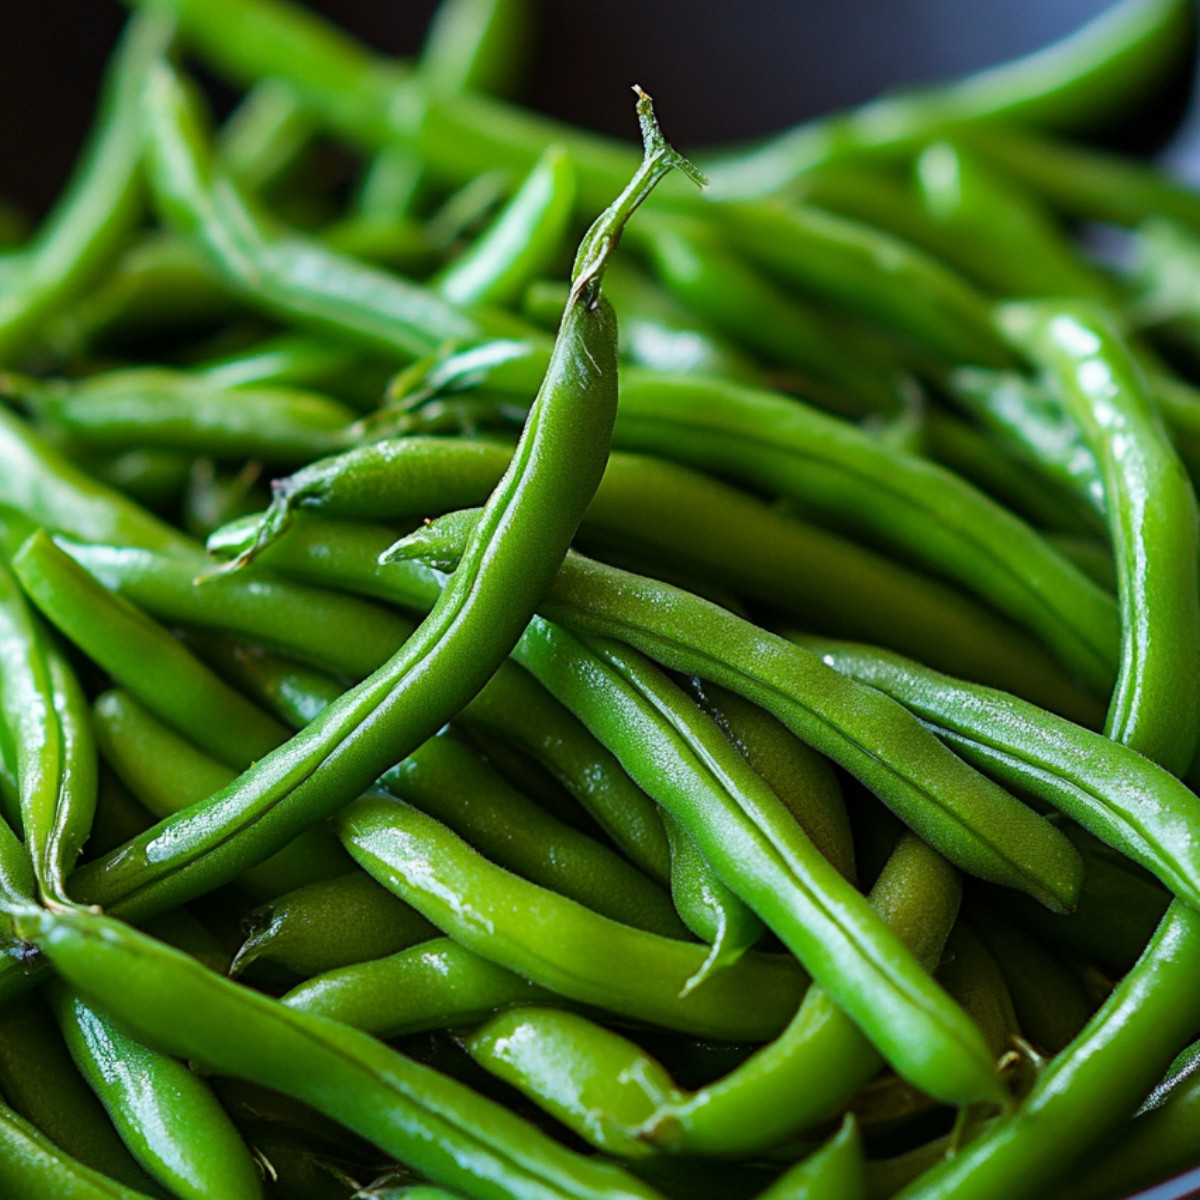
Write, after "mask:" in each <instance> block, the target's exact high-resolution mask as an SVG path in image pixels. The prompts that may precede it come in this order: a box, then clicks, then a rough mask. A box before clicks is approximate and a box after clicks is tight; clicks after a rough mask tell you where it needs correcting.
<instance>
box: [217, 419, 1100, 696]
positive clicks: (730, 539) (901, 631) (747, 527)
mask: <svg viewBox="0 0 1200 1200" xmlns="http://www.w3.org/2000/svg"><path fill="white" fill-rule="evenodd" d="M506 453H507V452H506V451H505V450H503V449H502V448H501V447H500V446H499V445H495V444H493V443H489V442H477V441H471V442H462V443H459V442H456V441H452V440H450V439H444V438H442V439H435V438H421V437H414V438H404V439H398V440H395V441H391V440H389V441H383V442H378V443H375V444H374V445H371V446H363V447H359V448H356V449H355V450H352V451H348V452H346V453H344V454H341V455H338V456H336V457H335V458H332V459H328V460H326V461H324V462H318V463H313V464H310V465H309V466H308V467H305V468H303V469H302V470H300V471H297V472H296V473H295V474H294V475H292V476H290V477H289V478H288V479H285V480H283V481H281V482H279V483H278V484H277V485H276V492H275V497H274V500H273V503H272V506H271V508H270V509H269V510H268V513H267V516H266V518H265V520H264V521H263V522H262V523H261V524H259V525H257V526H256V527H254V528H253V531H252V530H251V526H250V522H247V523H246V524H245V526H236V527H231V528H230V529H228V530H223V531H220V532H219V533H218V534H217V535H215V536H214V537H213V538H211V539H210V542H209V548H210V550H211V551H212V552H214V553H216V554H218V555H220V556H221V557H230V556H233V555H242V556H245V555H247V554H254V553H260V552H263V547H264V546H266V544H267V543H268V542H270V540H271V539H272V538H273V537H275V536H277V534H278V531H279V530H280V529H283V528H293V529H295V519H294V517H295V515H299V514H297V513H296V510H297V509H301V510H303V509H305V508H309V507H311V508H314V509H316V510H317V511H320V512H328V513H330V514H331V515H336V516H344V517H350V518H355V519H366V520H392V519H399V518H402V517H411V516H414V515H421V516H424V515H428V514H431V513H434V512H436V511H439V510H442V509H444V508H446V507H450V506H452V505H454V504H464V503H465V504H471V503H477V502H479V501H481V500H482V499H483V498H484V496H485V494H486V493H485V491H484V489H485V488H487V487H488V486H489V481H490V480H492V479H493V478H498V477H499V472H500V471H501V470H502V465H501V464H502V463H503V462H505V461H506V458H505V455H506ZM471 496H473V497H475V499H470V498H469V497H471ZM579 540H580V542H581V543H582V544H583V545H585V546H587V547H589V548H591V549H592V550H593V551H594V552H599V553H600V554H601V555H602V556H603V555H604V554H606V553H611V552H612V551H613V550H614V548H617V547H623V548H627V549H628V550H630V551H633V552H635V553H636V554H637V555H638V556H639V557H642V558H645V559H646V561H647V562H648V563H650V564H651V565H652V569H661V566H662V564H664V563H669V564H672V565H674V564H676V563H677V564H678V565H679V566H680V567H681V568H684V569H686V570H687V571H688V572H689V573H691V572H695V573H696V574H698V575H701V576H704V577H711V578H713V579H714V580H716V581H718V582H720V583H721V584H723V585H725V586H728V587H730V588H733V589H735V590H736V591H737V592H738V594H742V595H746V596H748V597H750V598H753V599H756V600H760V601H763V602H765V603H768V604H770V605H772V606H773V607H778V608H780V609H782V610H783V611H785V612H790V613H794V614H795V615H796V616H798V617H800V618H802V619H803V620H804V621H805V622H806V623H808V624H810V625H812V626H815V627H818V628H821V629H829V630H831V631H832V630H844V631H850V630H854V629H859V630H862V633H861V634H859V635H858V636H860V637H862V638H864V640H872V641H878V642H879V643H880V644H883V645H890V646H892V647H893V648H895V649H903V650H904V651H905V652H907V653H910V654H912V655H914V656H915V657H919V658H921V659H923V660H924V661H927V662H930V663H931V664H933V665H935V666H941V667H942V668H943V669H949V670H960V671H962V672H963V673H965V674H969V675H972V676H975V677H977V678H980V679H981V680H984V681H987V682H990V683H993V684H994V685H995V686H998V687H1004V688H1006V689H1008V690H1015V691H1017V692H1019V693H1022V694H1026V695H1029V696H1031V698H1037V699H1038V700H1039V702H1040V703H1044V704H1047V705H1048V706H1050V707H1052V708H1055V709H1056V710H1059V711H1063V712H1066V713H1068V714H1070V715H1072V716H1074V717H1075V718H1076V719H1087V718H1088V717H1089V716H1090V715H1091V713H1092V709H1093V705H1092V704H1091V703H1090V702H1088V701H1086V700H1084V699H1083V698H1081V697H1080V696H1079V695H1078V694H1077V693H1076V694H1074V695H1072V689H1071V688H1069V687H1068V686H1066V685H1065V681H1064V680H1062V678H1061V675H1059V674H1058V672H1057V670H1056V668H1054V667H1053V666H1052V665H1051V664H1050V663H1049V661H1048V656H1047V655H1046V654H1045V652H1044V651H1042V650H1040V649H1039V648H1036V647H1035V646H1034V645H1033V643H1032V642H1030V641H1028V640H1026V639H1025V638H1024V637H1023V635H1022V634H1021V633H1019V632H1018V631H1017V630H1016V629H1015V628H1014V627H1012V626H1011V625H1008V624H1007V623H1006V622H1001V621H999V620H998V619H997V618H996V617H995V616H994V615H993V614H992V613H990V612H989V611H987V610H986V609H984V608H983V607H982V606H979V605H976V604H974V603H973V602H972V601H970V600H969V599H967V598H966V597H965V596H963V595H962V594H961V593H958V592H953V591H951V590H950V589H948V588H946V587H944V586H943V585H941V584H939V583H937V582H935V581H934V580H931V579H928V578H925V577H923V576H920V575H918V574H917V573H916V572H913V571H910V570H908V569H906V568H904V567H902V566H901V565H900V564H898V563H893V562H891V561H889V560H888V559H885V558H884V557H883V556H882V555H877V554H874V553H872V552H871V551H870V550H868V549H866V548H864V547H861V546H857V545H855V544H854V543H852V542H850V541H849V540H847V539H843V538H839V537H837V536H836V535H834V534H830V533H827V532H826V531H824V530H822V529H820V528H819V527H817V526H814V525H809V524H806V523H804V522H801V521H799V520H796V519H789V518H788V517H786V516H784V515H782V514H780V513H778V512H776V511H774V510H773V509H771V508H770V507H769V506H767V505H766V504H763V503H761V502H758V501H756V500H754V499H753V498H751V497H750V496H748V495H746V494H745V493H743V492H740V491H737V490H735V489H733V488H730V487H728V486H725V485H723V484H721V483H719V482H718V481H716V480H714V479H709V478H707V477H705V476H703V475H701V474H700V473H698V472H696V471H692V470H689V469H687V468H686V467H682V466H678V465H676V464H673V463H669V462H664V461H662V460H659V459H655V458H650V457H648V456H646V455H641V454H622V453H616V452H614V453H613V454H612V455H610V457H609V462H608V466H607V467H606V469H605V473H604V478H603V479H602V480H601V483H600V487H599V489H598V490H597V493H596V496H595V498H594V499H593V501H592V504H591V506H590V507H589V509H588V512H587V513H586V514H585V517H584V520H583V524H582V526H581V532H580V538H579ZM318 545H319V546H320V549H319V551H318V550H317V546H318ZM256 546H257V547H258V549H257V550H256V549H254V547H256ZM373 546H374V543H373V542H372V541H371V534H370V532H369V531H365V530H360V531H357V532H356V530H355V529H354V528H353V527H352V526H346V525H340V526H337V527H336V531H335V528H334V527H329V528H328V529H326V530H325V531H324V532H323V533H322V530H321V527H320V526H314V527H313V530H312V532H311V534H309V533H307V532H303V531H299V530H296V531H295V532H293V535H292V538H291V540H290V543H288V542H285V543H283V544H282V545H275V546H273V549H272V551H271V552H272V553H273V554H274V555H275V557H273V558H270V559H268V560H267V561H269V562H273V563H276V564H277V565H278V566H279V567H280V568H281V569H283V570H285V571H289V572H293V571H294V572H296V573H298V574H299V575H301V576H302V577H304V578H309V579H312V580H314V581H318V582H323V581H328V582H334V581H335V580H334V578H333V576H335V575H336V577H337V579H338V580H340V581H342V586H347V584H346V582H345V581H346V580H348V579H350V578H353V579H354V580H355V581H356V582H355V583H354V584H353V586H354V587H355V588H356V589H362V590H365V591H367V593H368V594H375V595H381V594H382V593H380V592H379V591H378V589H377V588H373V587H372V585H371V583H370V581H371V580H372V579H373V578H374V576H375V572H374V571H373V570H371V569H366V570H364V569H361V568H359V569H356V568H355V567H354V565H353V563H354V562H357V561H358V560H359V559H360V558H361V560H362V563H363V565H364V566H366V564H367V563H368V561H369V559H370V558H372V557H373V556H374V555H378V554H379V553H380V551H382V549H383V548H384V547H383V546H379V547H378V548H377V549H376V548H369V547H373ZM356 547H357V550H356ZM331 555H336V562H335V561H333V560H332V559H331V557H330V556H331ZM1001 647H1002V648H1003V649H1002V650H1001V649H1000V648H1001ZM960 664H961V665H960ZM1056 676H1057V678H1056Z"/></svg>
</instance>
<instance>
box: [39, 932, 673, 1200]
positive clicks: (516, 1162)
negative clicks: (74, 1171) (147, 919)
mask: <svg viewBox="0 0 1200 1200" xmlns="http://www.w3.org/2000/svg"><path fill="white" fill-rule="evenodd" d="M22 920H23V923H24V928H25V929H26V930H27V931H28V932H29V933H30V934H33V935H34V936H36V938H37V940H38V943H39V944H40V945H41V946H42V947H43V949H44V951H45V952H46V953H47V954H48V955H50V956H51V957H52V959H53V961H54V964H55V968H56V970H58V971H59V972H60V973H61V974H62V975H63V976H64V977H66V978H67V979H68V980H69V982H70V983H71V984H72V985H73V986H75V987H77V988H79V990H80V991H81V992H82V993H83V994H85V995H87V996H89V997H90V998H91V999H92V1000H93V1001H94V1002H95V1003H97V1004H98V1005H99V1006H101V1007H103V1008H104V1009H105V1010H106V1011H108V1012H110V1013H111V1014H112V1015H113V1017H114V1019H118V1020H119V1021H120V1022H121V1024H122V1025H123V1026H125V1027H126V1028H128V1029H129V1030H130V1031H131V1032H132V1033H133V1034H134V1035H135V1036H137V1037H139V1038H141V1039H142V1040H144V1041H145V1042H146V1043H147V1044H148V1045H151V1046H152V1047H153V1048H155V1049H157V1050H160V1051H162V1052H163V1053H167V1054H172V1055H174V1056H176V1057H179V1058H184V1059H188V1060H192V1061H195V1062H196V1063H197V1064H198V1065H199V1066H200V1067H201V1068H202V1069H204V1070H207V1071H212V1072H217V1073H221V1074H230V1075H234V1076H237V1077H239V1078H244V1079H249V1080H251V1081H253V1082H257V1083H260V1084H263V1085H264V1086H267V1087H272V1088H274V1089H276V1090H278V1091H283V1092H285V1093H286V1094H288V1095H291V1096H294V1097H296V1098H297V1099H300V1100H304V1101H306V1102H308V1103H309V1104H312V1105H313V1106H314V1107H315V1108H317V1109H318V1110H319V1111H322V1112H324V1113H326V1114H327V1115H329V1116H332V1117H333V1118H334V1119H336V1120H338V1121H339V1122H340V1123H342V1124H344V1125H346V1126H347V1127H348V1128H350V1129H353V1130H354V1131H356V1132H357V1133H360V1134H361V1135H363V1136H364V1137H366V1138H368V1139H369V1140H371V1141H372V1142H374V1143H375V1144H376V1145H378V1146H379V1147H380V1149H382V1150H384V1151H386V1152H387V1153H390V1154H394V1155H396V1156H397V1157H398V1158H400V1159H401V1160H402V1161H404V1162H405V1163H407V1164H408V1165H410V1166H412V1167H414V1168H415V1169H417V1170H419V1171H420V1172H422V1174H424V1175H425V1176H426V1177H427V1178H429V1179H432V1180H433V1181H435V1182H437V1183H444V1184H447V1185H449V1186H451V1187H457V1188H461V1189H463V1190H465V1191H466V1193H467V1194H468V1195H470V1196H474V1197H477V1198H478V1200H485V1198H490V1197H493V1196H494V1197H497V1198H500V1197H511V1198H514V1200H515V1198H516V1197H524V1196H544V1197H546V1200H551V1198H560V1200H568V1197H569V1198H570V1200H601V1198H602V1197H603V1200H634V1198H635V1197H637V1198H639V1200H654V1198H655V1196H656V1193H655V1192H654V1190H653V1189H651V1188H649V1187H646V1186H645V1185H643V1184H641V1183H640V1182H638V1181H636V1180H635V1179H633V1178H632V1177H631V1176H629V1175H628V1174H627V1173H626V1172H624V1171H622V1170H621V1169H620V1168H619V1167H616V1166H613V1165H610V1164H606V1163H599V1162H594V1161H590V1160H588V1159H585V1158H583V1157H582V1156H580V1155H577V1154H575V1153H573V1152H572V1151H569V1150H566V1149H565V1148H563V1147H561V1146H559V1145H558V1144H556V1143H555V1142H553V1141H552V1140H551V1139H549V1138H548V1137H546V1136H545V1135H544V1134H541V1133H540V1132H539V1131H537V1130H535V1129H534V1128H533V1127H531V1126H529V1125H527V1124H526V1123H525V1122H524V1121H521V1120H520V1119H519V1118H516V1117H514V1116H513V1115H511V1114H510V1113H508V1112H506V1111H505V1110H504V1109H503V1108H501V1107H500V1106H499V1105H497V1104H495V1103H493V1102H491V1101H489V1100H485V1099H484V1098H483V1097H481V1096H478V1095H476V1094H474V1093H472V1092H471V1091H470V1090H469V1089H467V1088H465V1087H464V1086H463V1085H461V1084H459V1083H456V1082H455V1081H453V1080H451V1079H448V1078H446V1077H444V1076H442V1075H439V1074H438V1073H437V1072H435V1071H433V1070H430V1069H429V1068H427V1067H422V1066H420V1065H418V1064H417V1063H415V1062H411V1061H409V1060H407V1059H405V1058H403V1057H402V1056H400V1055H398V1054H396V1053H395V1052H394V1051H392V1050H389V1049H388V1048H386V1047H384V1046H382V1045H380V1044H379V1043H378V1042H376V1041H375V1040H374V1039H372V1038H370V1037H368V1036H367V1035H365V1034H360V1033H358V1032H356V1031H353V1030H350V1029H347V1028H346V1027H344V1026H340V1025H338V1024H336V1023H334V1022H331V1021H326V1020H322V1019H320V1018H318V1017H313V1016H308V1015H307V1014H303V1013H300V1012H296V1011H295V1010H293V1009H289V1008H287V1007H285V1006H284V1005H282V1004H280V1003H279V1002H278V1001H275V1000H271V999H269V998H268V997H266V996H262V995H259V994H256V993H254V992H251V991H248V990H247V989H246V988H243V987H240V986H239V985H238V984H235V983H231V982H229V981H227V980H225V979H222V978H221V977H220V976H217V975H215V974H213V973H211V972H209V971H207V970H205V969H204V968H203V967H201V966H200V965H199V964H198V963H196V962H195V961H194V960H192V959H189V958H188V957H187V956H185V955H181V954H180V953H179V952H178V951H174V950H171V949H170V948H169V947H166V946H163V945H162V944H161V943H156V942H154V941H152V940H151V939H149V938H146V937H145V936H143V935H141V934H138V933H136V932H135V931H134V930H132V929H130V928H129V927H127V926H124V925H122V924H120V923H119V922H116V921H113V920H111V919H109V918H105V917H98V916H93V915H88V916H86V917H81V918H79V919H77V920H68V919H66V918H65V917H54V916H50V915H49V914H40V913H30V914H29V915H27V916H25V917H23V918H22ZM181 1011H183V1012H187V1013H188V1018H189V1019H188V1020H187V1021H186V1022H181V1021H180V1020H179V1019H178V1018H179V1013H180V1012H181Z"/></svg>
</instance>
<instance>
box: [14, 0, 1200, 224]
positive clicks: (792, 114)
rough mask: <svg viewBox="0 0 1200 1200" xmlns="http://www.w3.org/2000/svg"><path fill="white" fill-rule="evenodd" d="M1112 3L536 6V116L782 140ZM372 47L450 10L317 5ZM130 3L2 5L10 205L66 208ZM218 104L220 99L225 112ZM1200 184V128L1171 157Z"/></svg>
mask: <svg viewBox="0 0 1200 1200" xmlns="http://www.w3.org/2000/svg"><path fill="white" fill-rule="evenodd" d="M1109 3H1111V0H839V3H837V4H830V3H828V2H827V0H736V3H731V0H568V2H566V3H564V2H563V0H534V5H535V7H536V9H537V12H538V27H537V36H536V43H535V45H534V46H533V49H532V62H531V63H530V67H529V71H528V74H527V83H526V86H525V89H524V92H523V94H521V95H520V96H519V97H518V98H519V99H520V100H521V101H522V102H524V103H527V104H530V105H532V106H533V107H535V108H539V109H541V110H543V111H545V112H548V113H551V114H553V115H555V116H558V117H561V118H564V119H566V120H569V121H572V122H576V123H579V124H582V125H586V126H589V127H591V128H593V129H597V130H601V131H603V132H606V133H611V134H615V135H618V136H623V137H628V138H630V139H633V138H635V137H636V130H635V128H634V125H633V118H632V111H631V106H630V103H629V91H628V89H629V86H630V84H632V83H634V82H637V83H640V84H642V85H643V86H644V87H645V88H646V89H647V90H648V91H650V92H651V93H652V94H653V95H654V96H655V98H656V100H657V102H658V109H659V114H660V116H661V118H662V120H663V123H664V127H665V128H666V130H667V132H668V134H669V135H670V137H671V138H672V139H673V140H674V141H675V142H676V144H677V145H679V146H680V147H681V148H683V149H685V150H687V149H694V148H696V147H698V146H702V145H712V144H715V143H721V142H727V141H731V140H736V139H740V138H747V137H753V136H756V135H762V134H766V133H770V132H772V131H773V130H775V129H778V128H779V127H780V126H782V125H786V124H790V123H792V122H794V121H798V120H801V119H803V118H804V117H808V116H812V115H815V114H817V113H821V112H825V111H827V110H828V109H830V108H838V107H843V106H845V105H848V104H854V103H856V102H858V101H861V100H865V99H867V98H869V97H871V96H873V95H876V94H877V93H878V92H880V91H882V90H883V89H885V88H889V87H895V86H898V85H901V84H906V83H917V82H922V81H930V80H936V79H941V78H944V77H946V76H948V75H955V74H961V73H963V72H965V71H970V70H972V69H974V68H977V67H981V66H985V65H987V64H989V63H994V62H998V61H1001V60H1003V59H1006V58H1009V57H1012V56H1013V55H1017V54H1021V53H1024V52H1026V51H1029V50H1032V49H1034V48H1036V47H1038V46H1040V45H1043V44H1045V43H1047V42H1049V41H1052V40H1054V39H1055V38H1057V37H1060V36H1061V35H1063V34H1065V33H1067V32H1069V31H1070V30H1072V29H1074V28H1076V27H1077V26H1079V25H1081V24H1082V23H1083V22H1084V21H1086V20H1087V19H1088V18H1090V17H1092V16H1094V15H1096V14H1097V13H1098V12H1100V11H1102V10H1103V9H1104V8H1106V7H1107V6H1108V4H1109ZM310 7H312V8H314V9H317V10H319V11H321V12H324V13H326V14H327V15H328V16H330V17H332V18H333V19H334V20H336V21H337V22H338V23H339V24H341V25H343V26H344V27H346V28H347V29H350V30H352V31H354V32H355V33H356V34H357V35H358V36H360V37H361V38H363V39H364V40H366V41H368V42H369V43H370V44H371V45H373V46H375V47H377V48H378V49H379V50H382V51H384V52H387V53H391V54H400V55H406V54H411V53H413V52H414V51H415V50H417V49H418V47H419V46H420V43H421V38H422V35H423V32H424V30H425V27H426V25H427V23H428V20H429V16H430V14H431V13H432V12H433V10H434V8H435V7H436V0H406V2H405V3H398V2H397V0H310ZM123 19H124V10H123V9H122V7H121V5H120V4H119V3H117V0H0V113H2V114H3V118H2V119H0V194H2V195H5V196H7V197H9V198H11V199H14V200H16V201H18V203H20V204H21V205H22V206H23V207H27V208H30V209H31V210H33V211H35V212H36V211H41V210H43V209H44V208H45V207H46V206H47V205H48V204H49V203H50V201H51V199H52V198H53V197H54V195H55V193H56V191H57V189H58V187H59V186H60V184H61V182H62V180H63V179H64V178H65V176H66V173H67V171H68V169H69V167H70V164H71V162H72V161H73V160H74V157H75V155H76V153H77V151H78V148H79V145H80V142H81V141H82V138H83V136H84V132H85V131H86V128H87V123H88V120H89V117H90V114H91V107H92V102H93V99H94V97H95V93H96V87H97V82H98V79H99V75H100V71H101V67H102V65H103V62H104V59H105V56H106V54H107V52H108V50H109V48H110V47H111V46H112V44H113V42H114V40H115V39H116V37H117V33H118V30H119V29H120V26H121V23H122V21H123ZM1190 82H1191V81H1190V80H1176V81H1173V86H1172V87H1171V88H1170V89H1169V96H1168V98H1167V99H1166V101H1165V103H1164V104H1163V105H1162V106H1161V107H1159V108H1158V109H1157V110H1156V111H1155V112H1153V113H1150V114H1146V113H1136V114H1130V119H1129V121H1128V123H1127V124H1126V125H1125V127H1124V128H1122V129H1120V130H1113V131H1111V133H1112V137H1113V139H1114V140H1115V141H1117V142H1119V143H1120V144H1122V145H1124V146H1127V147H1131V148H1136V149H1139V150H1142V151H1149V150H1152V149H1155V148H1157V147H1158V146H1160V145H1161V143H1162V142H1163V140H1164V139H1165V137H1166V135H1167V134H1168V132H1170V131H1171V130H1173V129H1175V128H1176V127H1177V126H1179V122H1180V118H1181V114H1182V113H1183V104H1184V101H1185V98H1186V93H1187V88H1188V85H1189V84H1190ZM220 100H221V98H220V96H219V95H218V104H219V103H220ZM1169 153H1170V157H1171V161H1172V163H1173V164H1174V165H1176V166H1177V167H1178V168H1179V169H1181V170H1182V171H1183V172H1184V173H1185V174H1187V175H1188V176H1189V177H1191V178H1193V179H1196V180H1197V181H1200V120H1193V119H1190V116H1189V119H1188V120H1187V121H1186V122H1185V124H1184V125H1183V127H1182V128H1180V130H1179V132H1178V134H1177V137H1176V139H1175V140H1174V141H1173V142H1172V143H1171V145H1170V147H1169Z"/></svg>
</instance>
